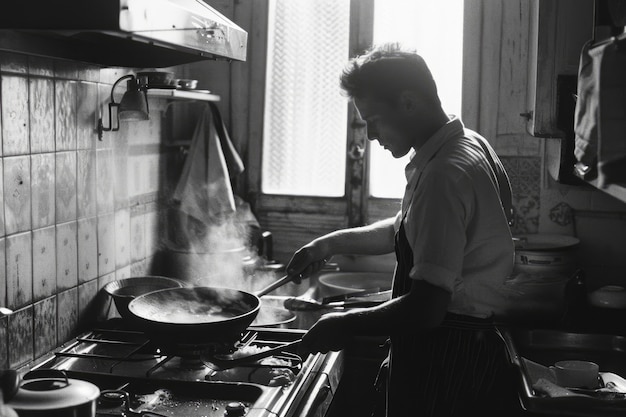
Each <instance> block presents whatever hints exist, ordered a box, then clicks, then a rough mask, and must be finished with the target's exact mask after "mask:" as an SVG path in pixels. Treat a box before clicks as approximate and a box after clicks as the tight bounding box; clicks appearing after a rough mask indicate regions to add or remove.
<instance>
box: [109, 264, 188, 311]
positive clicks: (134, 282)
mask: <svg viewBox="0 0 626 417" xmlns="http://www.w3.org/2000/svg"><path fill="white" fill-rule="evenodd" d="M184 286H185V284H184V283H183V282H182V281H179V280H177V279H174V278H168V277H161V276H156V275H147V276H143V277H131V278H125V279H119V280H117V281H112V282H109V283H108V284H107V285H105V286H104V291H105V292H106V293H107V294H109V295H110V296H111V297H112V298H113V302H114V303H115V307H116V308H117V311H118V312H119V313H120V316H122V318H132V317H133V316H132V314H130V312H129V311H128V304H129V303H130V302H131V301H132V300H133V299H134V298H135V297H139V296H140V295H143V294H147V293H149V292H152V291H157V290H162V289H165V288H180V287H184Z"/></svg>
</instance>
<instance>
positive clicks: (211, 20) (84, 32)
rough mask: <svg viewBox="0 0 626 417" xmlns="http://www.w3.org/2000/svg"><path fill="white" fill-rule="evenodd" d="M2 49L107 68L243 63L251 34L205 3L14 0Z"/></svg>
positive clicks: (3, 22) (1, 24)
mask: <svg viewBox="0 0 626 417" xmlns="http://www.w3.org/2000/svg"><path fill="white" fill-rule="evenodd" d="M2 8H3V11H2V13H0V50H11V51H16V52H24V53H29V54H34V55H44V56H54V57H57V58H67V59H73V60H77V61H83V62H89V63H94V64H99V65H104V66H119V67H134V68H138V67H143V68H147V67H155V68H160V67H169V66H173V65H178V64H184V63H188V62H194V61H200V60H205V59H226V60H237V61H245V59H246V49H247V41H248V34H247V32H246V31H244V30H243V29H241V28H240V27H239V26H237V25H236V24H234V23H233V22H231V21H230V20H229V19H227V18H226V17H224V16H223V15H222V14H220V13H219V12H218V11H216V10H215V9H214V8H212V7H211V6H209V5H208V4H207V3H205V2H204V1H203V0H27V1H10V2H8V4H6V5H3V6H2Z"/></svg>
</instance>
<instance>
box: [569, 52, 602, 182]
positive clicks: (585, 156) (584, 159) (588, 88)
mask: <svg viewBox="0 0 626 417" xmlns="http://www.w3.org/2000/svg"><path fill="white" fill-rule="evenodd" d="M590 47H591V41H589V42H587V43H586V44H585V45H584V46H583V49H582V51H581V53H580V63H579V67H578V85H577V93H578V98H577V99H576V110H575V112H574V133H575V148H574V155H575V156H576V159H577V160H578V162H579V163H580V164H579V165H580V166H581V169H580V170H579V171H580V172H582V171H585V170H587V169H589V170H590V169H591V168H592V167H595V165H596V162H597V157H598V107H599V104H600V103H599V94H598V91H599V85H598V84H599V80H598V75H597V74H598V73H599V69H600V68H599V61H597V60H594V59H592V57H591V55H590V54H589V48H590ZM594 67H595V68H594Z"/></svg>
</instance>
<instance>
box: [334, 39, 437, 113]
mask: <svg viewBox="0 0 626 417" xmlns="http://www.w3.org/2000/svg"><path fill="white" fill-rule="evenodd" d="M340 82H341V88H342V89H343V90H344V92H345V94H346V95H347V96H348V97H349V98H352V99H354V98H365V97H372V98H375V99H378V100H383V101H387V102H390V103H394V102H395V101H396V99H397V98H398V96H399V95H400V93H401V92H402V91H406V90H409V91H413V92H415V93H417V94H419V96H420V97H421V98H423V99H424V100H425V101H427V102H430V103H432V104H434V105H437V106H440V105H441V102H440V101H439V96H438V95H437V86H436V85H435V80H434V79H433V76H432V74H431V72H430V70H429V69H428V66H427V65H426V62H424V59H423V58H422V57H421V56H419V55H418V54H417V53H416V52H415V51H414V50H409V49H404V48H403V47H402V46H401V45H400V44H399V43H384V44H381V45H376V46H373V47H372V48H370V49H369V50H368V51H366V52H365V53H364V54H363V55H360V56H357V57H355V58H353V59H351V60H350V61H349V62H348V64H347V65H346V67H345V68H344V69H343V72H342V73H341V77H340Z"/></svg>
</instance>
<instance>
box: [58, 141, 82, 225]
mask: <svg viewBox="0 0 626 417" xmlns="http://www.w3.org/2000/svg"><path fill="white" fill-rule="evenodd" d="M76 190H77V188H76V152H74V151H72V152H57V154H56V221H57V223H62V222H68V221H70V220H74V219H76V210H77V205H76Z"/></svg>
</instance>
